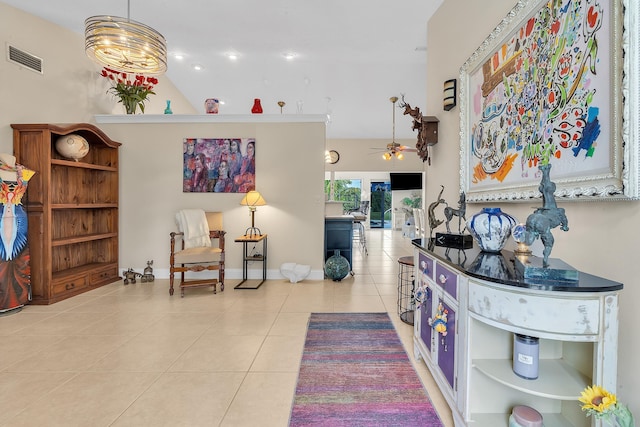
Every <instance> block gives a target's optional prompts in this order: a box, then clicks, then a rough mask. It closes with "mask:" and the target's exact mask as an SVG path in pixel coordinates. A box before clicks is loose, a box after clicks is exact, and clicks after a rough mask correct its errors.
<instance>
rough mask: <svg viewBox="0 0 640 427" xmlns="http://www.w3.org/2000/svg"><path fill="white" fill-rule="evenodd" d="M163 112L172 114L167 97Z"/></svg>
mask: <svg viewBox="0 0 640 427" xmlns="http://www.w3.org/2000/svg"><path fill="white" fill-rule="evenodd" d="M164 113H165V114H173V111H171V101H170V100H168V99H167V108H165V109H164Z"/></svg>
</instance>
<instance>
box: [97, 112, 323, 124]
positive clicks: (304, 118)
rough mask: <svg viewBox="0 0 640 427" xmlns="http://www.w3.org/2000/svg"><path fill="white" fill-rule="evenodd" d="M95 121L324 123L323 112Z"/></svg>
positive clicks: (127, 117) (100, 116) (109, 116)
mask: <svg viewBox="0 0 640 427" xmlns="http://www.w3.org/2000/svg"><path fill="white" fill-rule="evenodd" d="M94 117H95V120H96V123H122V124H127V123H167V124H171V123H326V122H327V116H326V115H325V114H96V115H95V116H94Z"/></svg>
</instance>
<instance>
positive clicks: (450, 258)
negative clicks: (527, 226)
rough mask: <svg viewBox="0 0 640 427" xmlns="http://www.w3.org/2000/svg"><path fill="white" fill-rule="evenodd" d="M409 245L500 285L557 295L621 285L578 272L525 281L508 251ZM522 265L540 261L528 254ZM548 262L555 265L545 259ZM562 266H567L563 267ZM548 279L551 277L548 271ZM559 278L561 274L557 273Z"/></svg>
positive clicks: (419, 243) (421, 243)
mask: <svg viewBox="0 0 640 427" xmlns="http://www.w3.org/2000/svg"><path fill="white" fill-rule="evenodd" d="M412 243H413V245H414V246H416V247H418V248H419V249H421V250H423V251H424V252H426V253H428V254H430V255H432V256H434V257H435V258H437V259H439V260H440V261H442V262H443V263H444V264H447V265H449V266H450V267H453V268H454V269H456V270H459V271H461V272H463V273H464V274H466V275H468V276H471V277H476V278H478V279H483V280H487V281H490V282H494V283H500V284H503V285H510V286H517V287H521V288H527V289H537V290H545V291H558V292H612V291H618V290H621V289H622V288H623V284H622V283H619V282H614V281H613V280H608V279H605V278H602V277H598V276H594V275H592V274H589V273H585V272H582V271H579V272H578V273H577V276H578V278H577V280H571V279H566V280H565V279H562V278H554V279H552V278H525V277H524V274H523V272H522V271H519V269H517V268H516V256H515V254H514V253H513V252H512V251H508V250H503V251H502V252H501V253H497V254H495V253H487V252H482V251H480V248H478V246H477V245H476V243H475V242H474V244H473V247H471V248H469V249H457V248H453V247H452V248H447V247H443V246H436V245H435V243H434V240H433V239H429V238H422V239H414V240H413V241H412ZM524 260H525V262H527V260H528V261H529V262H531V261H533V262H534V263H536V262H540V263H541V259H540V258H538V257H534V256H532V255H530V256H529V257H528V259H527V258H524ZM549 261H550V263H552V262H558V263H559V264H564V263H562V261H560V260H557V259H552V258H550V259H549ZM564 266H565V267H569V268H571V267H570V266H567V265H566V264H564ZM550 273H551V274H549V276H554V274H553V273H554V272H553V271H550ZM559 276H562V274H559Z"/></svg>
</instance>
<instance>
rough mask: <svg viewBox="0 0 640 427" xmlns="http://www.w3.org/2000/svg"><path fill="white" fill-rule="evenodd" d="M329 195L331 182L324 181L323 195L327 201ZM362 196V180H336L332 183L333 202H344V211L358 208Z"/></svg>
mask: <svg viewBox="0 0 640 427" xmlns="http://www.w3.org/2000/svg"><path fill="white" fill-rule="evenodd" d="M330 193H331V180H328V179H326V180H325V181H324V194H325V195H326V196H327V199H329V198H330V197H329V196H330ZM361 194H362V180H360V179H336V180H334V181H333V200H336V201H339V202H344V204H343V206H344V210H345V211H347V210H349V209H357V208H358V207H360V195H361Z"/></svg>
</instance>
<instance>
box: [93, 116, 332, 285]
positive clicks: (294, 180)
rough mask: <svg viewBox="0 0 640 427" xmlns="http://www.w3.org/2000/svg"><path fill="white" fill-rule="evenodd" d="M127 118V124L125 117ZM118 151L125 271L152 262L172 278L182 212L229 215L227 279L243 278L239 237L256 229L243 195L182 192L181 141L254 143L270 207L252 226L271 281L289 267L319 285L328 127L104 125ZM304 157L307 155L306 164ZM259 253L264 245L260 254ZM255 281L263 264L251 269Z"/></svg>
mask: <svg viewBox="0 0 640 427" xmlns="http://www.w3.org/2000/svg"><path fill="white" fill-rule="evenodd" d="M125 119H126V118H125ZM100 127H101V128H102V129H103V130H104V131H105V132H106V133H107V135H109V136H110V137H111V138H113V139H114V140H116V141H118V142H121V143H122V146H121V147H120V236H121V237H120V265H121V267H123V268H124V267H133V268H134V269H140V267H141V266H142V267H143V266H144V265H145V263H146V261H147V260H150V259H153V260H154V273H155V274H156V275H157V276H158V277H167V274H168V272H167V271H168V265H169V259H168V248H169V233H170V232H171V231H175V223H174V216H175V213H176V212H177V211H178V210H179V209H184V208H202V209H205V210H209V211H220V212H224V228H225V231H227V236H226V237H227V238H226V252H227V257H226V267H227V268H226V273H227V277H228V278H238V277H241V271H242V270H241V268H242V264H241V259H242V245H241V244H239V243H234V241H233V240H234V238H236V237H238V236H241V235H242V234H244V232H245V230H246V229H247V228H248V227H249V226H250V225H251V217H250V216H249V210H248V209H247V207H246V206H241V205H240V200H241V199H242V196H243V194H218V193H183V192H182V141H183V138H205V137H209V138H231V137H236V138H255V139H256V154H255V156H256V189H257V190H258V191H260V193H262V195H263V196H264V198H265V200H266V202H267V205H266V206H260V207H258V208H257V211H256V214H255V223H256V226H257V227H258V228H260V230H261V231H262V232H263V233H266V234H268V250H269V251H268V263H267V266H268V269H269V272H268V275H269V277H281V276H279V267H280V265H281V264H282V263H285V262H296V263H298V264H306V265H311V268H312V270H313V272H314V274H313V277H314V278H316V279H322V277H323V273H322V267H323V257H322V253H323V244H324V234H323V225H324V180H323V178H324V140H325V125H324V123H287V124H280V123H277V124H276V123H254V124H247V123H234V124H217V123H216V124H203V123H180V124H171V125H168V124H141V123H135V124H120V123H118V124H103V125H101V126H100ZM299 153H305V155H304V156H303V157H301V156H299ZM256 249H257V250H258V251H260V250H261V245H260V244H259V245H258V246H257V248H256ZM249 268H250V269H251V274H250V277H258V276H259V275H260V274H261V270H260V269H261V268H262V264H259V263H256V264H255V265H250V266H249Z"/></svg>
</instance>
